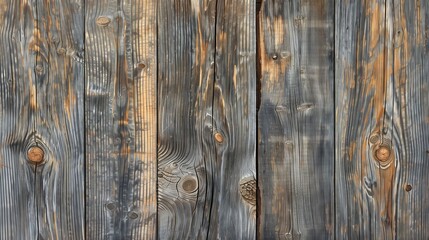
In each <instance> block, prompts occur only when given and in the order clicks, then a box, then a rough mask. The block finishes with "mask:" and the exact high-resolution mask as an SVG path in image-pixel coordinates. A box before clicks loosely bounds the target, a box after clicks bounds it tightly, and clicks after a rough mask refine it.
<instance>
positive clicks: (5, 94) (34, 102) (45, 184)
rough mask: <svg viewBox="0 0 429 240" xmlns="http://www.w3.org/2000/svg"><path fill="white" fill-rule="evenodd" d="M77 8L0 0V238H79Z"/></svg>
mask: <svg viewBox="0 0 429 240" xmlns="http://www.w3.org/2000/svg"><path fill="white" fill-rule="evenodd" d="M82 7H83V6H82V2H81V1H80V0H75V1H73V0H65V1H59V0H51V1H49V0H48V1H1V2H0V26H1V30H0V32H1V34H0V35H1V37H0V39H1V40H0V41H1V42H0V47H1V52H2V57H1V62H0V79H1V85H0V86H1V87H0V89H1V90H0V93H1V94H0V109H1V113H0V119H1V121H0V122H1V123H2V124H1V127H0V139H1V140H0V141H1V144H0V149H1V157H0V159H1V166H2V167H1V169H0V179H1V181H0V192H1V195H0V198H1V199H0V205H1V208H0V209H1V214H0V215H1V219H0V229H1V231H0V239H39V238H40V239H81V238H83V237H84V229H83V226H84V218H83V216H84V214H83V213H84V201H83V194H84V189H83V186H84V168H83V160H84V154H83V153H84V151H83V150H84V143H83V62H82V54H83V8H82ZM71 29H73V31H71ZM32 146H38V147H39V148H40V149H42V151H43V152H44V154H43V159H42V160H41V159H39V160H41V161H42V162H40V163H39V164H38V165H32V164H30V162H28V160H31V159H32V158H33V157H32V156H31V153H29V159H27V150H28V149H29V148H31V147H32ZM39 152H40V151H39Z"/></svg>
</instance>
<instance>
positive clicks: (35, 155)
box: [27, 146, 45, 164]
mask: <svg viewBox="0 0 429 240" xmlns="http://www.w3.org/2000/svg"><path fill="white" fill-rule="evenodd" d="M27 158H28V160H29V161H30V162H31V163H33V164H39V163H41V162H42V161H43V159H44V158H45V152H44V151H43V149H42V148H40V147H39V146H33V147H30V148H29V149H28V151H27Z"/></svg>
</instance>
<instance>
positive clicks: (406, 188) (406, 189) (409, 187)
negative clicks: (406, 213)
mask: <svg viewBox="0 0 429 240" xmlns="http://www.w3.org/2000/svg"><path fill="white" fill-rule="evenodd" d="M412 189H413V187H412V186H411V185H410V184H407V185H405V191H407V192H409V191H411V190H412Z"/></svg>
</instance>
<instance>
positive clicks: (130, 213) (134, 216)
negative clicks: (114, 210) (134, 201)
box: [128, 211, 139, 219]
mask: <svg viewBox="0 0 429 240" xmlns="http://www.w3.org/2000/svg"><path fill="white" fill-rule="evenodd" d="M128 217H129V218H130V219H137V218H138V217H139V214H138V213H137V212H135V211H132V212H129V213H128Z"/></svg>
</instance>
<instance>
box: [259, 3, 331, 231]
mask: <svg viewBox="0 0 429 240" xmlns="http://www.w3.org/2000/svg"><path fill="white" fill-rule="evenodd" d="M333 7H334V1H332V0H320V1H280V0H275V1H263V2H262V7H261V10H260V13H259V18H258V19H259V26H258V30H259V34H258V35H259V36H258V39H259V44H258V48H259V54H258V55H259V58H260V68H259V69H260V70H259V78H260V83H261V85H260V92H261V93H260V98H261V99H260V106H259V111H258V119H259V120H258V123H259V125H258V131H259V134H260V135H259V138H258V140H259V144H258V146H259V147H258V173H259V175H258V186H259V197H258V199H260V201H259V202H258V206H259V208H258V209H259V211H258V216H259V219H258V233H259V235H258V238H260V239H330V238H333V224H334V222H333V216H334V215H333V214H334V212H333V209H334V205H333V200H334V198H333V193H334V179H333V173H334V171H333V167H334V112H333V111H334V105H333V104H334V103H333V100H334V99H333V94H334V88H333V83H334V81H333V76H334V70H333V69H334V68H333V67H334V63H333V47H334V46H333V45H334V39H333V36H334V18H333V15H332V13H331V11H332V9H333Z"/></svg>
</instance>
